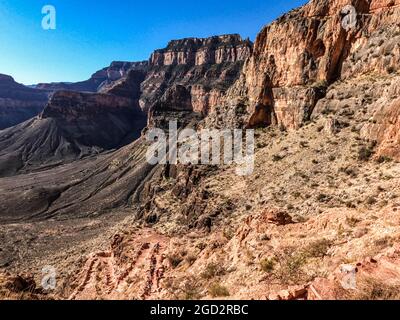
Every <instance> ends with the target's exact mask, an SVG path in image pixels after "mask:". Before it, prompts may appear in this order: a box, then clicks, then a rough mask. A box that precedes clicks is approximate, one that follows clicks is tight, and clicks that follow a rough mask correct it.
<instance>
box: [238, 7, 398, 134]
mask: <svg viewBox="0 0 400 320" xmlns="http://www.w3.org/2000/svg"><path fill="white" fill-rule="evenodd" d="M350 2H351V3H352V5H353V6H354V8H355V9H356V12H357V24H356V25H355V26H354V27H353V28H350V29H348V30H346V29H344V28H343V19H344V18H345V15H344V14H343V13H341V11H342V9H343V8H344V7H345V6H346V5H348V4H349V3H350ZM350 2H349V1H347V0H336V1H328V0H325V1H310V2H309V3H308V4H307V5H305V6H303V7H301V8H300V9H297V10H293V11H291V12H289V13H288V14H286V15H284V16H282V17H281V18H279V19H278V20H277V21H275V22H273V23H272V24H270V25H268V26H266V27H265V28H264V29H263V30H262V31H261V32H260V33H259V34H258V36H257V39H256V41H255V44H254V53H253V55H252V56H251V58H250V59H249V61H248V62H247V63H246V65H245V68H244V77H243V79H242V81H243V82H244V83H245V87H246V90H247V96H248V99H249V105H248V112H249V113H250V120H249V122H250V124H251V125H269V124H270V123H269V121H270V119H271V117H263V116H259V115H260V114H261V113H264V114H268V113H269V111H268V112H265V110H267V109H268V110H271V111H272V112H274V116H275V117H276V120H277V122H278V123H279V124H280V125H282V126H283V127H286V128H298V127H299V126H300V125H301V124H302V123H303V122H304V121H305V120H307V119H308V118H309V117H310V115H311V113H312V111H313V108H314V106H315V103H316V102H317V101H318V97H323V90H324V87H326V86H327V85H329V84H330V83H332V82H334V81H336V80H338V79H341V78H349V77H355V76H357V75H360V74H363V73H365V72H378V73H390V72H393V70H396V69H398V68H399V54H398V51H399V45H398V44H399V41H398V36H399V34H398V33H399V32H398V30H399V25H398V17H399V4H400V2H399V1H398V0H396V1H394V0H393V1H389V0H387V1H365V0H358V1H350ZM375 45H376V46H377V47H376V48H375V49H374V50H375V51H376V52H375V54H374V53H373V54H369V53H367V52H368V49H370V48H371V46H375ZM396 52H397V54H396ZM272 118H273V117H272ZM254 119H257V121H255V122H253V123H252V121H253V120H254Z"/></svg>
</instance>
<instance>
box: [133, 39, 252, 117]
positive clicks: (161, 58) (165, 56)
mask: <svg viewBox="0 0 400 320" xmlns="http://www.w3.org/2000/svg"><path fill="white" fill-rule="evenodd" d="M251 51H252V43H251V42H250V41H249V40H242V38H241V37H240V36H239V35H224V36H216V37H211V38H205V39H198V38H189V39H182V40H174V41H171V42H170V43H169V44H168V46H167V47H166V48H165V49H160V50H156V51H155V52H154V53H153V54H152V55H151V57H150V60H149V70H148V73H147V76H146V79H145V80H144V82H143V84H142V96H141V100H140V103H141V107H142V109H143V110H145V111H148V110H150V109H151V107H152V106H153V104H155V103H156V102H157V101H158V99H160V98H161V97H162V96H163V95H164V93H165V92H166V90H167V89H168V88H171V87H173V86H175V85H181V86H184V87H185V88H186V89H187V90H188V91H189V92H190V95H191V101H192V109H193V111H194V112H197V113H201V114H203V115H206V114H208V113H209V111H210V109H212V108H213V107H215V106H216V105H218V104H221V103H222V100H223V96H224V94H225V92H226V91H227V89H228V88H229V87H230V86H231V85H232V84H233V83H234V82H235V81H236V80H237V79H238V77H239V74H240V71H241V69H242V66H243V63H244V61H245V60H246V59H247V58H248V57H249V56H250V54H251Z"/></svg>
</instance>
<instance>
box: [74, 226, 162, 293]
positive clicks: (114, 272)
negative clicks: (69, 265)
mask: <svg viewBox="0 0 400 320" xmlns="http://www.w3.org/2000/svg"><path fill="white" fill-rule="evenodd" d="M167 246H168V238H166V237H164V236H160V235H158V234H156V233H155V232H154V231H153V230H152V229H143V230H140V231H138V232H136V233H131V234H127V235H122V236H121V235H115V236H114V240H113V243H112V245H111V248H110V249H109V250H107V251H100V252H97V253H94V254H91V255H90V256H89V257H88V259H87V261H86V263H85V265H84V267H83V268H82V270H80V271H79V272H78V276H77V277H76V279H75V281H74V284H75V285H76V288H75V290H74V291H73V293H72V294H71V295H70V296H69V299H70V300H86V299H117V300H118V299H147V298H149V297H150V296H151V297H154V295H157V294H158V293H160V292H161V289H160V280H161V279H162V277H163V275H164V271H165V269H166V268H167V264H166V261H165V255H164V251H165V249H166V248H167Z"/></svg>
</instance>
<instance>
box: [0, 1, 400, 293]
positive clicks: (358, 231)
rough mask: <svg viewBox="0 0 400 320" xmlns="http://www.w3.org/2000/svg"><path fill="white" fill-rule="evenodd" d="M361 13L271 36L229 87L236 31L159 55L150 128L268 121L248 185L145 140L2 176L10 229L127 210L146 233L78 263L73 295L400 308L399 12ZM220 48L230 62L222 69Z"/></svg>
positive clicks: (149, 84) (275, 26)
mask: <svg viewBox="0 0 400 320" xmlns="http://www.w3.org/2000/svg"><path fill="white" fill-rule="evenodd" d="M351 3H353V4H354V6H355V7H356V9H357V11H358V24H357V26H356V28H354V29H352V30H350V31H346V30H344V29H343V28H342V25H341V22H342V18H343V17H342V16H341V15H340V10H341V9H342V8H343V7H344V6H345V5H347V4H349V2H348V1H344V0H343V1H342V0H334V1H310V3H308V4H307V5H305V6H303V7H302V8H300V9H297V10H294V11H292V12H290V13H288V14H287V15H285V16H283V17H282V18H280V19H278V20H277V21H275V22H274V23H272V24H271V25H269V26H267V27H265V28H264V29H263V30H262V31H261V33H260V34H259V36H258V37H257V41H256V43H255V47H254V52H253V53H252V54H251V56H250V58H249V59H247V61H246V63H245V65H244V68H243V71H242V73H241V76H240V78H239V79H237V81H236V82H235V83H233V82H228V85H227V84H226V83H224V81H222V82H221V84H223V86H224V87H223V88H222V90H221V87H220V85H219V83H218V82H219V81H220V79H235V78H237V77H238V76H239V72H237V73H236V72H235V74H236V76H235V77H233V78H230V77H228V78H224V77H222V78H221V75H222V74H223V73H220V72H219V71H217V72H215V68H217V69H218V68H222V67H223V65H225V64H226V63H227V64H228V65H227V66H228V69H227V70H230V69H229V66H232V61H231V57H238V56H240V54H239V55H238V54H237V52H238V50H237V48H236V49H232V46H227V45H226V44H225V43H224V39H226V38H225V37H223V38H221V37H218V39H215V38H212V39H211V40H193V39H187V40H183V41H175V42H172V43H171V44H170V45H169V46H168V48H167V49H165V50H161V51H158V52H156V53H155V54H154V55H153V57H152V59H151V60H150V65H151V66H150V67H149V71H148V73H147V75H146V79H145V80H144V82H143V83H142V88H141V90H142V92H143V96H142V97H141V101H140V102H141V106H142V108H143V109H144V110H150V113H149V122H148V124H149V126H150V127H152V126H157V127H162V128H164V127H165V124H166V122H167V120H169V119H172V118H178V119H177V120H178V121H181V125H182V126H186V125H187V126H193V127H217V128H218V127H220V128H229V127H257V130H256V132H255V136H256V151H255V152H256V154H255V166H254V172H253V173H252V174H249V175H247V176H244V177H243V176H238V175H236V170H235V169H236V167H235V165H233V164H231V165H223V166H222V165H221V166H205V165H204V166H203V165H197V166H183V165H178V166H173V165H165V166H163V165H156V166H152V165H149V164H148V163H147V162H146V161H145V159H144V158H145V152H146V150H147V146H148V145H147V144H146V143H145V142H144V140H143V138H141V139H139V140H137V141H136V142H135V143H133V144H131V145H129V146H126V147H124V148H122V149H120V150H118V151H116V152H114V153H110V154H102V155H100V156H98V158H97V159H96V160H95V161H88V160H87V159H83V160H80V162H77V163H76V164H75V165H72V164H69V165H66V166H60V167H58V168H55V169H52V170H48V171H46V172H41V173H33V174H29V175H20V176H17V177H14V178H12V179H11V178H3V179H0V189H1V191H2V192H1V193H0V204H1V205H2V207H0V212H2V219H3V221H15V220H18V219H28V220H29V219H35V218H36V219H42V218H49V217H52V218H69V217H81V216H87V217H91V216H98V215H101V214H103V213H105V212H114V213H115V214H117V213H118V209H121V208H124V209H125V210H131V212H132V215H134V217H135V219H136V226H135V227H139V228H141V233H140V232H138V230H137V229H135V227H132V223H131V222H130V224H129V226H126V228H125V230H124V231H119V232H118V233H117V235H116V237H115V238H114V240H113V241H112V243H111V248H109V249H104V248H102V249H101V250H100V248H99V250H100V251H98V250H97V247H96V249H94V250H93V254H92V255H90V256H88V257H87V259H86V260H85V263H83V264H82V265H80V266H73V267H71V269H70V270H69V271H70V277H68V278H66V279H67V285H66V286H64V288H66V290H65V291H64V292H60V293H59V294H60V297H63V298H71V299H75V298H78V299H79V298H104V299H107V298H128V297H129V298H143V299H147V298H168V299H171V298H175V299H176V298H178V299H196V298H205V299H207V298H208V299H209V298H215V297H232V298H241V299H243V298H245V299H248V298H255V299H267V298H274V297H275V298H279V299H280V298H288V299H293V298H294V295H293V294H292V293H291V292H292V289H291V290H290V291H287V290H286V291H287V292H285V293H283V294H276V292H281V291H280V290H282V289H287V288H288V287H289V286H290V287H291V286H296V287H295V288H296V289H293V290H295V291H296V293H295V296H296V297H300V298H302V299H304V298H315V297H316V298H317V299H319V298H324V297H325V298H326V297H330V298H336V297H346V296H347V297H351V298H357V297H364V298H368V299H372V298H373V299H382V298H383V299H384V298H396V297H397V298H398V292H399V283H398V281H397V280H398V277H397V274H398V271H399V270H398V269H399V268H398V266H399V264H400V262H399V254H398V249H396V248H395V244H396V243H398V242H399V239H400V228H399V225H400V220H399V219H400V216H399V213H400V207H399V204H398V201H397V199H398V197H399V195H400V188H399V174H400V167H399V164H398V162H397V161H396V157H397V150H396V145H397V139H398V136H399V135H398V123H397V122H398V121H397V106H398V93H399V91H398V90H399V83H400V81H399V73H398V69H399V65H398V61H399V60H398V59H399V55H398V41H397V40H396V39H397V37H398V29H399V28H398V24H397V23H398V22H397V21H398V18H399V16H400V13H399V6H398V1H393V0H391V1H374V0H371V1H351ZM199 41H200V42H201V41H202V42H203V44H204V48H203V49H202V48H199V44H198V43H199ZM215 41H216V42H217V45H215ZM210 42H211V44H210ZM182 47H185V48H186V49H185V50H181V48H182ZM215 47H217V48H220V47H221V48H224V49H223V50H222V51H220V53H218V56H224V54H222V53H223V52H225V53H226V52H228V54H226V55H225V57H227V58H226V59H227V62H225V63H219V64H214V59H216V57H217V55H214V52H218V50H219V49H218V50H217V51H215V50H214V49H215ZM239 47H240V48H243V46H242V45H240V46H239ZM244 47H245V48H246V45H245V46H244ZM210 48H212V49H210ZM227 48H229V49H227ZM240 50H242V49H240ZM240 50H239V51H240ZM246 50H247V49H246ZM246 50H245V51H246ZM250 51H251V50H250ZM232 52H236V53H235V54H232ZM210 53H211V54H210ZM381 53H383V54H381ZM210 56H211V57H215V58H211V60H208V59H209V58H206V57H210ZM206 61H209V63H207V62H206ZM215 61H217V60H215ZM241 61H242V60H241V59H239V62H240V63H242V62H241ZM189 62H190V63H189ZM197 63H199V64H200V65H197ZM152 64H153V65H152ZM193 65H194V66H193ZM209 75H211V76H209ZM215 75H217V76H215ZM204 79H206V80H208V81H211V82H210V83H211V84H212V87H210V88H207V85H205V84H204V83H203V81H204ZM196 84H200V85H201V86H202V87H204V89H205V90H206V91H205V92H206V94H205V95H204V96H203V98H206V97H208V95H209V94H210V93H211V91H212V90H213V89H214V88H215V87H216V88H217V90H220V93H221V98H218V99H215V100H214V101H215V102H213V103H212V106H211V107H208V106H207V105H206V104H203V102H202V103H200V104H198V105H197V106H195V105H196V104H195V103H194V102H196V101H198V100H196V99H194V97H195V94H194V92H193V88H194V87H195V85H196ZM209 89H211V91H210V90H209ZM202 95H203V93H202ZM199 114H201V115H200V116H199V117H197V116H198V115H199ZM204 116H205V118H204ZM201 118H203V119H201ZM260 127H262V128H260ZM288 129H296V130H288ZM60 176H62V177H63V179H62V180H60V179H59V177H60ZM37 185H40V188H38V187H37ZM21 194H22V195H23V201H21ZM17 199H19V202H18V201H17ZM26 208H28V209H29V212H30V215H29V216H27V215H26V211H27V210H26ZM144 226H146V227H151V230H149V229H147V228H143V227H144ZM130 228H132V230H131V229H130ZM143 236H145V238H144V239H142V238H143ZM124 257H128V259H127V260H125V259H124ZM47 261H48V260H46V263H47ZM138 261H139V263H137V262H138ZM360 261H363V262H362V263H361V264H360ZM365 261H367V262H365ZM364 262H365V263H364ZM341 265H344V266H345V267H346V268H355V267H357V266H359V267H360V270H361V271H360V273H361V275H362V277H360V278H358V279H357V281H358V287H357V288H356V289H354V290H346V289H344V288H342V287H339V289H340V290H342V292H341V294H340V295H339V294H334V295H333V296H332V295H329V294H327V293H326V292H324V290H325V289H326V287H324V283H325V280H326V279H328V282H329V281H330V282H331V283H330V284H329V285H328V286H327V287H329V286H331V285H332V283H333V285H334V286H336V285H338V283H336V280H337V279H336V278H335V279H332V277H331V276H330V275H332V274H335V272H337V270H338V267H340V266H341ZM102 266H106V268H102ZM143 266H144V268H143ZM374 270H375V271H376V270H380V271H377V272H375V271H374ZM114 272H115V273H116V274H118V275H120V276H121V277H120V278H118V277H116V276H115V275H114V274H113V273H114ZM382 274H385V275H388V276H387V277H386V276H385V277H382V276H381V275H382ZM389 274H390V276H389ZM342 276H345V274H341V275H340V276H339V277H338V278H340V277H342ZM104 278H105V279H106V280H104ZM107 279H110V281H108V282H107ZM118 279H120V281H119V280H118ZM321 279H322V280H321ZM324 279H325V280H324ZM331 280H332V281H331ZM309 288H313V289H311V291H312V292H311V291H308V290H309ZM329 288H331V287H329ZM376 288H378V289H379V290H376ZM334 289H335V290H336V287H334ZM115 290H118V291H115ZM343 290H344V292H343Z"/></svg>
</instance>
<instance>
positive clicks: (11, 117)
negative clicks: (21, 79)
mask: <svg viewBox="0 0 400 320" xmlns="http://www.w3.org/2000/svg"><path fill="white" fill-rule="evenodd" d="M47 94H48V92H46V91H40V90H36V89H32V88H28V87H25V86H23V85H22V84H19V83H16V82H15V81H14V79H13V78H12V77H10V76H7V75H2V74H0V130H3V129H5V128H8V127H12V126H14V125H16V124H18V123H21V122H24V121H26V120H28V119H30V118H32V117H34V116H36V115H38V114H39V113H40V112H41V111H42V110H43V108H44V106H45V105H46V103H47V99H48V98H47Z"/></svg>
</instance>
